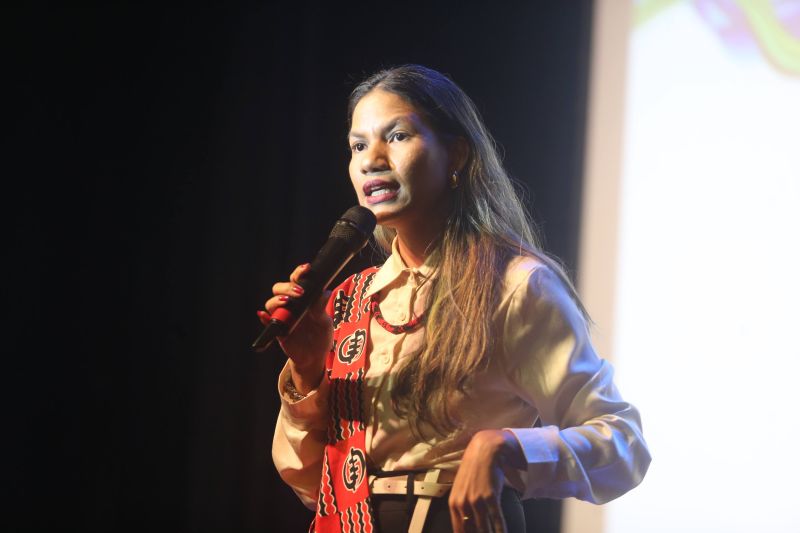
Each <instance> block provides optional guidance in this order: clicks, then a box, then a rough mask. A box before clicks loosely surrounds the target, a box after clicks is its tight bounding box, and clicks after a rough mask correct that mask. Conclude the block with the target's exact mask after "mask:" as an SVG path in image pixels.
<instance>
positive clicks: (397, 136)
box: [389, 131, 409, 141]
mask: <svg viewBox="0 0 800 533" xmlns="http://www.w3.org/2000/svg"><path fill="white" fill-rule="evenodd" d="M408 137H409V135H408V133H406V132H404V131H396V132H394V133H392V134H391V135H390V136H389V140H390V141H405V140H406V139H408Z"/></svg>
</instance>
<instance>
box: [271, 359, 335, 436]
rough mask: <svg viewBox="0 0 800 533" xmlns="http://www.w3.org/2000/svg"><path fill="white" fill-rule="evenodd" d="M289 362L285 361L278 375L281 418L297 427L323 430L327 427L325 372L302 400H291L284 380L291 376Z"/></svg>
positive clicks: (326, 377) (327, 385)
mask: <svg viewBox="0 0 800 533" xmlns="http://www.w3.org/2000/svg"><path fill="white" fill-rule="evenodd" d="M291 375H292V374H291V370H289V362H288V361H287V362H286V365H284V367H283V370H281V373H280V376H278V396H279V397H280V399H281V414H282V416H283V418H284V419H285V420H286V421H287V422H288V423H289V424H290V425H291V426H294V427H295V428H297V429H300V430H303V431H309V430H312V429H316V430H325V429H327V427H328V417H327V415H328V390H329V384H328V383H329V382H328V376H327V374H325V375H323V376H322V381H320V383H319V386H318V387H317V388H316V389H314V390H312V391H311V392H309V393H308V394H306V397H305V398H303V399H302V400H297V401H292V400H291V399H289V398H288V397H287V396H286V393H285V388H284V387H285V386H286V382H287V381H288V380H289V378H290V377H291Z"/></svg>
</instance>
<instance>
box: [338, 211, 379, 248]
mask: <svg viewBox="0 0 800 533" xmlns="http://www.w3.org/2000/svg"><path fill="white" fill-rule="evenodd" d="M377 223H378V221H377V219H376V218H375V215H374V214H373V213H372V211H370V210H369V209H367V208H366V207H361V206H360V205H356V206H353V207H351V208H350V209H348V210H347V211H345V213H344V214H343V215H342V216H341V217H340V218H339V220H338V221H337V222H336V225H335V226H333V230H331V234H330V236H329V238H331V239H342V240H344V241H347V242H348V243H352V245H353V249H354V250H359V249H361V248H362V247H363V246H364V245H365V244H366V243H367V241H368V240H369V236H370V235H371V234H372V230H374V229H375V225H376V224H377Z"/></svg>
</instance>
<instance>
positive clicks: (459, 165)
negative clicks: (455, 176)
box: [449, 137, 469, 174]
mask: <svg viewBox="0 0 800 533" xmlns="http://www.w3.org/2000/svg"><path fill="white" fill-rule="evenodd" d="M449 151H450V169H449V170H450V173H452V172H453V171H456V172H458V173H459V174H461V173H462V172H463V170H464V167H465V166H466V164H467V161H468V160H469V143H468V142H467V140H466V139H465V138H464V137H456V138H455V139H453V141H452V142H451V143H450V149H449Z"/></svg>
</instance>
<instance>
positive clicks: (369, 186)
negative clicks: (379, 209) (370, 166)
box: [361, 179, 400, 205]
mask: <svg viewBox="0 0 800 533" xmlns="http://www.w3.org/2000/svg"><path fill="white" fill-rule="evenodd" d="M399 188H400V185H399V184H397V183H395V182H393V181H388V180H376V179H372V180H369V181H367V182H365V183H364V185H363V186H362V188H361V189H362V190H363V191H364V201H366V202H367V204H369V205H375V204H379V203H382V202H387V201H389V200H392V199H394V198H396V197H397V194H398V192H397V190H398V189H399ZM377 189H388V192H385V193H383V194H379V195H377V196H370V193H371V192H372V191H375V190H377Z"/></svg>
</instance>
